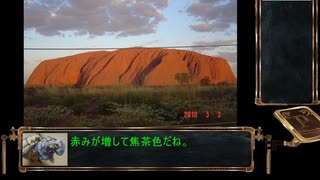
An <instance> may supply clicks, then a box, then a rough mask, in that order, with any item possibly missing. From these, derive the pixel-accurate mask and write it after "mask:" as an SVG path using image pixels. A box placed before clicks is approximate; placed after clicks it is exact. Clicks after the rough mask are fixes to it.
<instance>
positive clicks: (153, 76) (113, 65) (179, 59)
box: [25, 48, 237, 87]
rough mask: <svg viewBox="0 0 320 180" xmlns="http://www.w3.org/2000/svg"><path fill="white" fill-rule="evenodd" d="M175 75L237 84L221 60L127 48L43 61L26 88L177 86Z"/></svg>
mask: <svg viewBox="0 0 320 180" xmlns="http://www.w3.org/2000/svg"><path fill="white" fill-rule="evenodd" d="M177 73H188V74H191V75H192V76H193V80H192V82H191V83H192V84H197V83H199V82H200V80H201V79H203V78H205V77H208V78H209V83H210V84H218V83H221V82H224V83H228V84H236V82H237V80H236V77H235V76H234V74H233V72H232V70H231V67H230V65H229V64H228V62H227V61H226V60H225V59H223V58H219V57H211V56H207V55H202V54H199V53H196V52H193V51H187V50H176V49H161V48H126V49H119V50H116V51H95V52H86V53H81V54H77V55H72V56H67V57H61V58H57V59H51V60H45V61H43V62H41V63H40V64H39V65H38V66H37V67H36V69H35V70H34V71H33V72H32V74H31V75H30V77H29V79H28V81H27V82H26V84H25V86H77V87H86V86H110V85H118V84H137V85H145V86H164V85H176V84H178V81H177V80H176V79H175V74H177Z"/></svg>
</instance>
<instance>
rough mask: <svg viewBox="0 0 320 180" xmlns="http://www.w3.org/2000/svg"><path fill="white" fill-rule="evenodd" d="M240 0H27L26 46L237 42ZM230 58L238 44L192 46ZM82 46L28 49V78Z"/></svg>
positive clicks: (233, 62) (234, 58) (233, 59)
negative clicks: (47, 62) (40, 66)
mask: <svg viewBox="0 0 320 180" xmlns="http://www.w3.org/2000/svg"><path fill="white" fill-rule="evenodd" d="M236 7H237V0H25V1H24V47H25V48H78V47H79V48H101V47H108V48H124V47H133V46H143V47H159V46H160V47H161V46H192V45H213V44H236V43H237V8H236ZM188 50H192V51H197V52H199V53H202V54H207V55H210V56H220V57H224V58H225V59H227V60H228V61H229V63H230V65H231V67H232V70H233V72H234V74H235V75H237V70H236V69H237V47H236V46H228V47H215V48H212V47H211V48H189V49H188ZM82 52H84V51H77V50H68V51H44V50H42V51H34V50H25V51H24V81H25V82H26V80H27V79H28V78H29V76H30V74H31V73H32V71H33V70H34V68H35V67H36V66H37V65H38V64H39V63H40V62H41V61H43V60H46V59H52V58H57V57H63V56H68V55H72V54H77V53H82Z"/></svg>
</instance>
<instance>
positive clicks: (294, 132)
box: [273, 106, 320, 143]
mask: <svg viewBox="0 0 320 180" xmlns="http://www.w3.org/2000/svg"><path fill="white" fill-rule="evenodd" d="M297 109H307V110H308V111H309V112H311V114H312V115H314V116H315V117H316V118H317V120H318V121H320V117H319V115H318V114H317V113H315V112H314V111H313V110H312V109H311V108H309V107H307V106H298V107H293V108H287V109H279V110H276V111H275V112H274V113H273V115H274V116H275V117H276V118H277V119H278V120H279V121H280V122H281V123H282V125H283V126H284V127H285V128H286V129H287V130H288V131H289V132H290V133H291V134H292V135H293V136H294V137H296V138H297V139H298V140H299V141H300V143H312V142H316V141H320V135H318V136H315V137H311V138H305V137H303V136H302V135H301V134H300V133H299V132H298V131H297V130H296V129H295V128H294V127H293V126H292V125H291V124H290V123H289V122H288V121H287V120H286V119H285V118H284V117H283V116H282V115H281V112H283V111H288V110H297Z"/></svg>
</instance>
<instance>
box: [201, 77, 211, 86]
mask: <svg viewBox="0 0 320 180" xmlns="http://www.w3.org/2000/svg"><path fill="white" fill-rule="evenodd" d="M209 84H210V78H209V77H208V76H205V77H204V78H202V79H201V80H200V85H201V86H208V85H209Z"/></svg>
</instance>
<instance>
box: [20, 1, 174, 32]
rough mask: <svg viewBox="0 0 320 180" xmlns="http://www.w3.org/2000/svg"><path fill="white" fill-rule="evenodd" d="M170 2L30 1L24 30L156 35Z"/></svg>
mask: <svg viewBox="0 0 320 180" xmlns="http://www.w3.org/2000/svg"><path fill="white" fill-rule="evenodd" d="M167 6H168V0H139V1H134V0H50V1H49V0H48V1H39V0H26V1H24V28H25V30H29V29H35V31H36V32H38V33H39V34H42V35H45V36H53V35H62V34H63V32H65V31H72V32H74V34H75V35H90V36H91V37H93V36H100V35H104V34H115V35H117V36H133V35H141V34H148V33H154V32H155V31H156V30H157V25H158V24H159V23H160V22H161V21H164V20H165V17H164V15H163V14H162V10H163V8H166V7H167Z"/></svg>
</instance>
